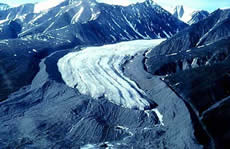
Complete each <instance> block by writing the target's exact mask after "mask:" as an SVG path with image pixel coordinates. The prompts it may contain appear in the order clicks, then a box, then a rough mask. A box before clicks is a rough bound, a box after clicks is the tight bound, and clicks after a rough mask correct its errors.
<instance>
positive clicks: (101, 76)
mask: <svg viewBox="0 0 230 149" xmlns="http://www.w3.org/2000/svg"><path fill="white" fill-rule="evenodd" d="M163 40H164V39H156V40H135V41H128V42H120V43H116V44H110V45H104V46H98V47H88V48H85V49H83V50H81V51H79V52H72V53H69V54H67V55H65V56H64V57H63V58H61V59H60V60H59V61H58V64H57V65H58V69H59V71H60V73H61V75H62V78H63V80H64V82H65V83H66V84H67V85H68V86H70V87H72V88H76V89H78V91H79V92H80V93H82V94H84V95H89V96H91V97H93V98H94V99H98V100H99V99H100V98H101V97H105V98H107V99H108V100H109V101H111V102H112V103H114V104H117V105H120V106H122V107H125V108H137V109H139V110H145V109H146V108H148V107H150V103H149V102H148V100H147V99H146V98H145V93H144V91H142V90H141V89H140V88H139V87H138V86H137V84H136V83H135V82H134V81H132V80H130V79H129V78H128V77H126V76H125V75H124V73H123V71H122V65H124V64H125V62H126V61H127V60H129V59H130V58H131V57H132V56H135V54H137V53H139V52H143V51H145V50H146V49H149V48H153V47H154V46H156V45H158V44H160V43H161V42H162V41H163ZM155 112H156V114H157V115H159V116H160V114H159V112H157V111H155ZM160 119H162V118H160Z"/></svg>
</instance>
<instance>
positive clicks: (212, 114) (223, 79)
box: [145, 10, 230, 149]
mask: <svg viewBox="0 0 230 149" xmlns="http://www.w3.org/2000/svg"><path fill="white" fill-rule="evenodd" d="M229 26H230V10H217V11H215V12H213V13H212V14H211V15H210V16H209V17H208V18H206V19H204V20H202V21H200V22H198V23H196V24H193V25H191V26H190V27H189V28H187V29H185V30H184V31H182V32H180V33H178V34H176V35H175V36H173V37H172V38H170V39H168V40H167V41H165V42H163V43H162V44H160V45H159V46H157V47H156V48H154V49H153V50H152V51H150V52H149V53H148V54H147V59H146V60H145V66H146V69H147V70H148V71H149V72H151V73H152V74H154V75H157V76H161V79H162V80H163V81H164V82H165V83H167V85H168V86H169V87H170V88H171V89H172V90H173V91H175V93H177V95H178V96H179V97H180V98H181V99H182V100H183V101H184V102H185V103H186V105H187V107H188V108H189V109H190V112H191V114H192V115H194V117H197V119H198V120H199V123H200V125H201V126H202V127H203V130H205V131H206V134H207V135H208V136H209V138H210V143H209V147H208V148H217V149H228V148H229V147H230V144H229V141H230V138H229V137H228V136H229V133H230V132H229V127H228V126H229V124H230V123H229V118H230V116H229V111H228V109H229V96H230V94H229V90H230V86H229V85H228V84H229V69H230V61H229V60H230V59H229V55H230V28H229ZM182 45H183V46H182ZM198 138H200V139H201V140H202V139H204V137H201V136H200V137H198Z"/></svg>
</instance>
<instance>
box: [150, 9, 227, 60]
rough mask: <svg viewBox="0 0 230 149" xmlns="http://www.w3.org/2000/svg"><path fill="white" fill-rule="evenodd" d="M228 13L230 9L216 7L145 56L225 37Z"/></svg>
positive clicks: (192, 46) (174, 50) (195, 45)
mask: <svg viewBox="0 0 230 149" xmlns="http://www.w3.org/2000/svg"><path fill="white" fill-rule="evenodd" d="M229 15H230V10H220V9H218V10H216V11H215V12H213V13H211V14H210V16H209V17H208V18H206V19H204V20H202V21H200V22H198V23H196V24H193V25H191V26H190V27H188V28H186V29H185V30H184V31H182V32H179V33H178V34H176V35H175V36H173V37H172V38H170V39H169V40H167V41H165V42H163V43H161V44H160V45H159V46H157V47H156V48H154V50H151V51H150V52H149V53H148V55H147V56H148V57H151V56H154V55H166V54H172V53H178V52H179V51H185V50H188V49H191V48H194V47H198V46H201V45H204V44H209V43H211V42H215V41H217V40H220V39H221V38H225V37H227V36H229V34H230V32H229V20H230V18H229ZM150 59H151V58H150Z"/></svg>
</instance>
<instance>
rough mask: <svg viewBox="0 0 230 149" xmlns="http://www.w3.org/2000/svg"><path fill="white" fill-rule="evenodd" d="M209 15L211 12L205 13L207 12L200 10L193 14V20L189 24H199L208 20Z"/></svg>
mask: <svg viewBox="0 0 230 149" xmlns="http://www.w3.org/2000/svg"><path fill="white" fill-rule="evenodd" d="M208 15H209V12H208V11H205V10H199V11H195V12H194V13H193V14H192V18H191V20H189V21H188V24H190V25H191V24H194V23H197V22H199V21H201V20H203V19H205V18H207V17H208Z"/></svg>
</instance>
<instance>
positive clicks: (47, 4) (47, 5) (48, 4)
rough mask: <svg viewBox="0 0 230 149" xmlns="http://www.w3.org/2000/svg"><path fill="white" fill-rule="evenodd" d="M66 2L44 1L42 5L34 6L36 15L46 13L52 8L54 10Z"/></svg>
mask: <svg viewBox="0 0 230 149" xmlns="http://www.w3.org/2000/svg"><path fill="white" fill-rule="evenodd" d="M64 1H65V0H47V1H43V2H40V3H37V4H35V6H34V13H39V12H42V11H46V10H48V9H50V8H53V7H55V6H57V5H59V4H60V3H62V2H64Z"/></svg>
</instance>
